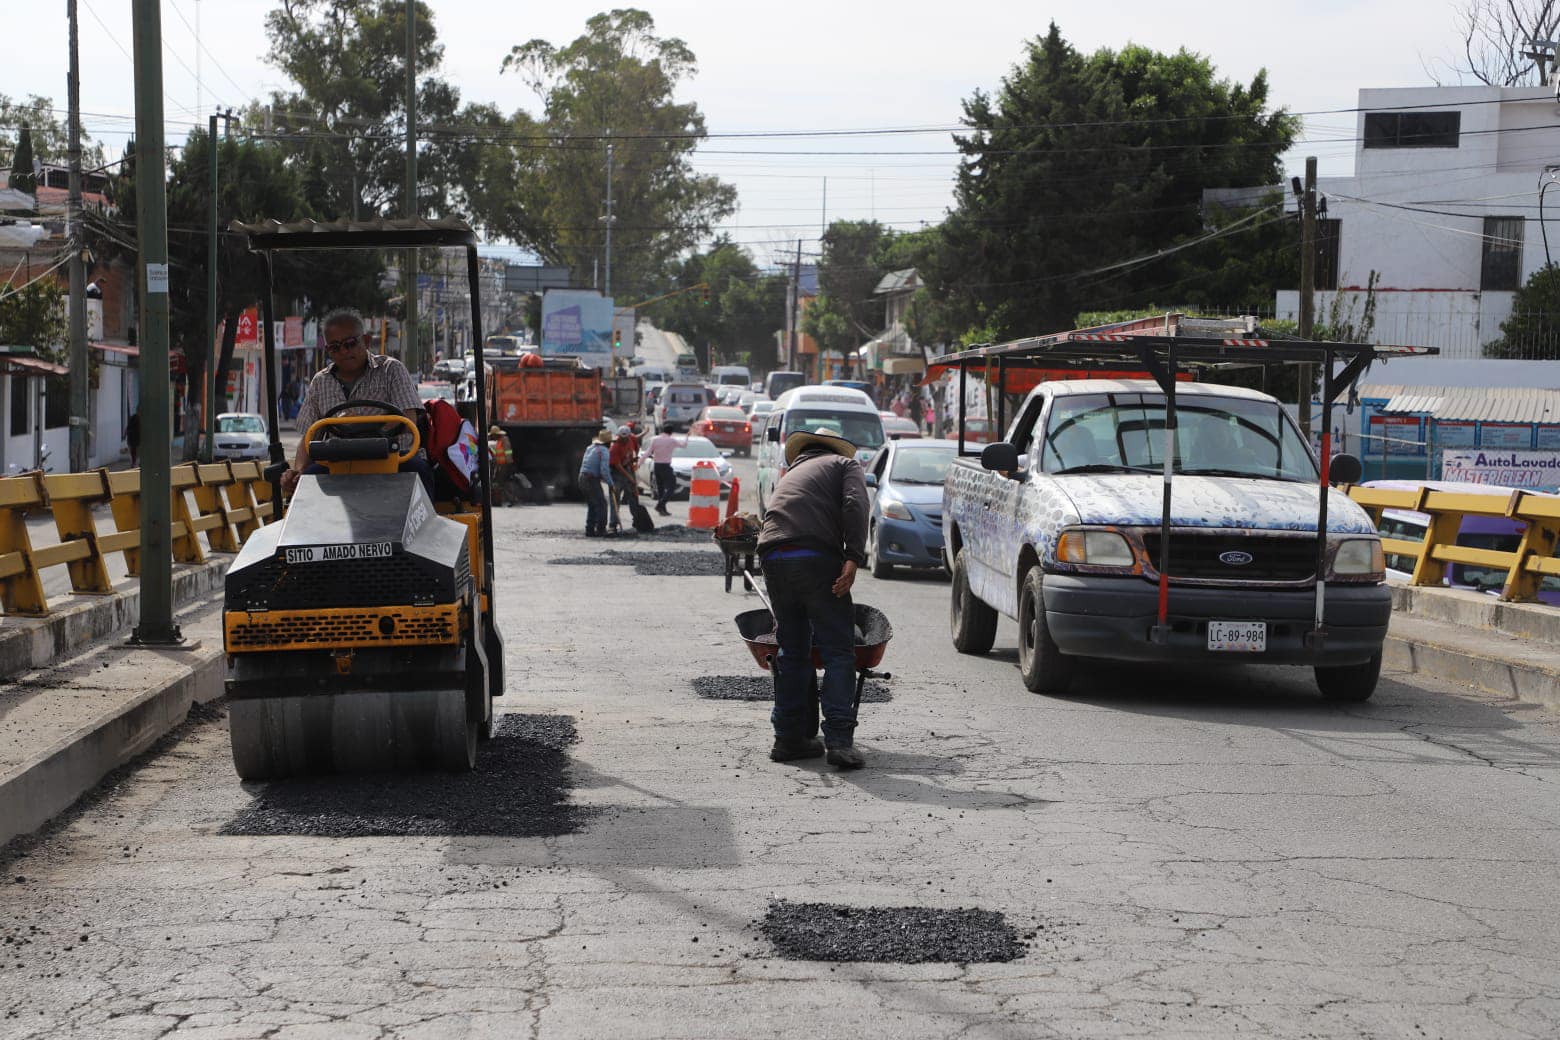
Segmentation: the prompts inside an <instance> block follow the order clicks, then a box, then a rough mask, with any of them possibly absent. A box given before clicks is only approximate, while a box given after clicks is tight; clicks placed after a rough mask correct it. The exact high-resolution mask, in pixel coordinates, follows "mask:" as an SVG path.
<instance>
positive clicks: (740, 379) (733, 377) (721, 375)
mask: <svg viewBox="0 0 1560 1040" xmlns="http://www.w3.org/2000/svg"><path fill="white" fill-rule="evenodd" d="M710 382H712V383H714V384H715V385H716V386H733V385H735V386H740V387H742V388H743V389H744V390H746V389H747V388H748V385H749V384H751V383H752V382H753V377H752V376H751V375H749V374H748V370H747V366H746V365H716V366H715V367H714V368H712V369H710Z"/></svg>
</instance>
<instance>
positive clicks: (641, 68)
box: [467, 8, 736, 297]
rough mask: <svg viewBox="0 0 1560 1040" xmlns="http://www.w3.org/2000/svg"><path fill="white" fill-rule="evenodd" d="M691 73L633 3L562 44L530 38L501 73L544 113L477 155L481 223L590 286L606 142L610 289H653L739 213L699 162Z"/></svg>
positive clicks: (597, 257)
mask: <svg viewBox="0 0 1560 1040" xmlns="http://www.w3.org/2000/svg"><path fill="white" fill-rule="evenodd" d="M696 69H697V63H696V60H695V58H694V55H693V52H692V51H691V50H689V49H688V46H687V45H686V44H685V43H683V41H682V40H679V39H676V38H671V37H661V36H658V35H656V32H655V21H654V19H652V18H651V17H650V15H649V14H647V13H645V12H644V11H640V10H636V9H634V8H623V9H618V10H613V11H610V12H607V13H604V14H598V15H596V16H594V17H592V18H591V19H589V20H588V21H587V22H586V25H585V33H584V34H583V35H581V36H579V37H578V38H576V39H575V40H573V41H572V42H570V43H568V44H566V45H564V46H561V47H560V46H556V45H554V44H552V43H549V42H548V41H546V40H540V39H533V40H531V41H529V42H527V43H524V44H521V45H519V46H517V47H515V48H513V49H512V50H511V51H510V54H509V56H508V57H507V58H506V59H505V60H504V63H503V70H504V71H505V72H514V73H517V74H519V75H520V76H521V77H522V79H524V81H525V82H526V85H527V86H529V87H530V88H531V89H532V90H533V91H534V92H535V93H536V95H537V97H538V99H539V100H540V102H541V105H542V110H541V113H540V115H539V116H532V115H530V114H528V113H526V112H523V111H522V112H516V113H515V114H514V115H513V116H511V117H510V119H509V122H508V125H507V126H506V127H505V128H504V132H503V133H502V134H498V135H495V136H494V137H493V141H492V144H491V145H489V146H488V147H486V148H483V149H481V150H480V170H479V171H478V173H477V175H476V176H475V178H474V179H473V181H472V183H471V184H470V185H469V186H468V190H467V194H468V196H469V198H470V200H471V206H472V213H473V215H474V216H475V217H476V218H477V219H478V220H479V221H480V222H481V223H483V224H485V225H486V226H487V227H488V228H489V230H490V231H492V232H494V233H497V234H499V235H502V236H504V237H507V238H509V239H511V240H513V241H514V242H517V243H519V244H520V245H523V246H526V247H527V248H529V249H532V250H534V251H535V252H536V253H537V254H538V255H540V256H541V257H542V258H543V259H544V260H545V261H547V262H548V263H553V264H559V265H563V266H567V267H569V268H571V269H572V270H573V271H574V272H575V278H576V280H577V281H581V282H583V281H584V279H585V278H586V277H588V275H587V272H589V271H590V270H591V269H592V267H593V266H595V265H598V264H601V263H603V262H604V261H605V224H604V222H603V219H602V218H603V217H604V216H605V215H606V198H607V148H608V145H609V144H610V145H611V146H612V150H613V155H612V165H613V174H612V195H613V209H612V215H613V217H614V218H615V219H614V224H613V256H612V281H613V287H614V289H615V290H617V294H618V295H619V296H624V297H627V296H633V295H642V294H646V292H647V290H648V289H649V288H650V287H651V286H653V285H655V284H657V283H658V279H657V276H658V275H660V274H661V273H662V272H664V271H666V270H667V269H668V268H669V267H671V266H673V265H674V264H675V263H676V261H677V259H678V258H679V257H681V256H683V255H685V254H686V253H688V252H689V251H690V250H692V249H693V248H694V247H695V246H696V245H697V244H698V243H699V242H701V241H703V240H704V239H706V238H708V237H709V235H710V232H711V231H712V229H713V227H714V225H715V223H716V222H717V221H719V220H721V219H722V218H724V217H726V216H728V215H730V214H731V213H732V212H733V211H734V209H735V205H736V191H735V189H734V188H732V187H731V186H730V185H727V184H723V183H721V182H720V181H719V180H717V179H716V178H714V177H707V176H701V175H699V174H697V173H696V172H695V171H694V170H693V167H692V164H691V161H690V160H691V158H692V155H693V152H694V149H696V148H697V147H698V145H699V142H700V141H701V140H703V138H704V136H705V128H704V116H703V114H702V113H700V111H699V108H698V106H697V105H695V104H693V103H692V102H686V103H679V102H677V101H676V98H675V95H676V91H677V88H678V86H679V84H680V83H682V82H683V81H684V80H686V79H688V78H689V77H691V76H692V75H693V74H694V72H695V71H696Z"/></svg>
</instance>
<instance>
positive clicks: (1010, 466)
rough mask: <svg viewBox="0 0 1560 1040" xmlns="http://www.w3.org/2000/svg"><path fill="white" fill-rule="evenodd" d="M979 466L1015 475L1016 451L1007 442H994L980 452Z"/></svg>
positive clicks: (1016, 470) (1016, 469)
mask: <svg viewBox="0 0 1560 1040" xmlns="http://www.w3.org/2000/svg"><path fill="white" fill-rule="evenodd" d="M980 464H981V467H982V468H984V469H989V470H995V471H998V472H1002V473H1016V472H1018V449H1017V448H1016V447H1014V446H1013V445H1012V444H1011V443H1009V442H1008V441H994V442H993V443H991V444H988V445H986V446H985V447H984V448H982V449H981V450H980Z"/></svg>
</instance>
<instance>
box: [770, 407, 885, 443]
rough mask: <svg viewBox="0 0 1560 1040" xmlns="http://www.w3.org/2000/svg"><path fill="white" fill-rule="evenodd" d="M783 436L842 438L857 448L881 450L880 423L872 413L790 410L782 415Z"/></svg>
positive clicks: (812, 409)
mask: <svg viewBox="0 0 1560 1040" xmlns="http://www.w3.org/2000/svg"><path fill="white" fill-rule="evenodd" d="M785 423H786V430H785V435H786V436H787V437H789V436H790V435H791V434H793V433H798V432H805V433H830V434H833V435H834V436H836V437H844V438H845V439H846V440H848V441H850V442H851V443H852V444H854V445H855V446H856V447H858V448H881V447H882V446H883V420H882V419H880V418H878V416H877V415H876V414H875V413H868V412H843V411H841V412H837V411H834V410H833V409H831V408H792V409H791V410H790V411H789V412H788V413H787V414H786V420H785Z"/></svg>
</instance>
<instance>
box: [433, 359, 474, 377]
mask: <svg viewBox="0 0 1560 1040" xmlns="http://www.w3.org/2000/svg"><path fill="white" fill-rule="evenodd" d="M465 374H466V359H465V358H440V359H439V360H437V361H435V362H434V363H433V375H434V378H435V379H443V380H445V381H446V382H450V383H454V382H458V381H459V380H460V379H461V378H462V377H463V376H464V375H465Z"/></svg>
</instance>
